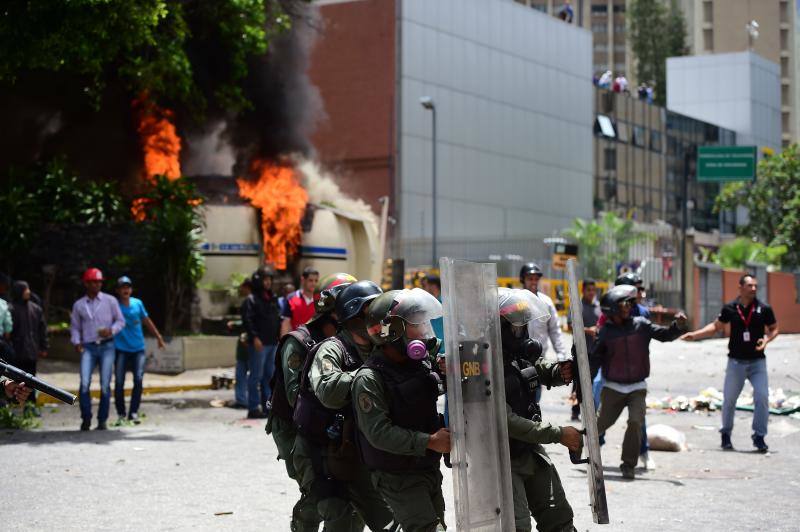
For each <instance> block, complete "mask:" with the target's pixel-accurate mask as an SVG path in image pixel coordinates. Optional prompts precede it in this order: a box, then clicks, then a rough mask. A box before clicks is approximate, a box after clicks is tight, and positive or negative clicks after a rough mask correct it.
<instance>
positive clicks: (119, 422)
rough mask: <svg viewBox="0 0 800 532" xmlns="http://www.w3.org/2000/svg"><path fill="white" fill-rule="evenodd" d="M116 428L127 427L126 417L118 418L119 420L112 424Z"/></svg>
mask: <svg viewBox="0 0 800 532" xmlns="http://www.w3.org/2000/svg"><path fill="white" fill-rule="evenodd" d="M112 425H113V426H114V427H122V426H124V425H125V415H124V414H123V415H121V416H120V417H118V418H117V420H116V421H115V422H114V423H113V424H112Z"/></svg>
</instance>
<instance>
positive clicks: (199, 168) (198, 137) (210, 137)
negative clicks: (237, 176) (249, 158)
mask: <svg viewBox="0 0 800 532" xmlns="http://www.w3.org/2000/svg"><path fill="white" fill-rule="evenodd" d="M227 127H228V126H227V124H226V123H225V122H224V121H222V120H220V121H216V122H212V123H210V124H209V125H208V127H206V128H204V129H202V130H201V129H196V130H191V131H189V132H187V133H186V135H185V139H184V140H185V144H186V149H185V151H184V152H183V154H182V157H181V158H182V159H183V164H182V167H183V173H184V175H190V176H195V175H220V176H229V175H231V174H232V173H233V166H234V164H235V163H236V153H235V152H234V150H233V146H231V145H230V143H229V142H228V141H227V140H226V139H225V137H224V135H225V130H226V128H227Z"/></svg>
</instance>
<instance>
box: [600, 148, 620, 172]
mask: <svg viewBox="0 0 800 532" xmlns="http://www.w3.org/2000/svg"><path fill="white" fill-rule="evenodd" d="M603 153H604V157H603V159H604V164H603V168H604V169H606V170H616V169H617V150H616V149H615V148H606V149H605V150H603Z"/></svg>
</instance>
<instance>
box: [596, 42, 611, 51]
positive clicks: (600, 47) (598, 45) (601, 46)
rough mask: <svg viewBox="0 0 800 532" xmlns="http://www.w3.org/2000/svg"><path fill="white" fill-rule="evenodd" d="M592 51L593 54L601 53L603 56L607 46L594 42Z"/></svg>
mask: <svg viewBox="0 0 800 532" xmlns="http://www.w3.org/2000/svg"><path fill="white" fill-rule="evenodd" d="M594 51H595V52H603V53H604V54H607V53H608V45H607V44H606V43H604V42H596V43H594Z"/></svg>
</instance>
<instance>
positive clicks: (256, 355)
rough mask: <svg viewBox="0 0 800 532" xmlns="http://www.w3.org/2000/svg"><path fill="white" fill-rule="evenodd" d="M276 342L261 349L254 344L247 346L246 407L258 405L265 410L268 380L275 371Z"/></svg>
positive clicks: (268, 389)
mask: <svg viewBox="0 0 800 532" xmlns="http://www.w3.org/2000/svg"><path fill="white" fill-rule="evenodd" d="M277 348H278V346H277V345H276V344H271V345H265V346H264V347H263V348H262V349H261V350H257V349H256V348H255V347H254V346H252V345H250V346H249V347H248V354H249V356H248V358H247V366H248V368H249V370H250V374H249V375H248V376H247V408H248V410H258V407H259V405H261V408H262V409H263V410H264V411H265V412H266V410H267V400H269V397H270V387H269V381H270V380H271V379H272V373H273V372H274V371H275V350H276V349H277Z"/></svg>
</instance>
